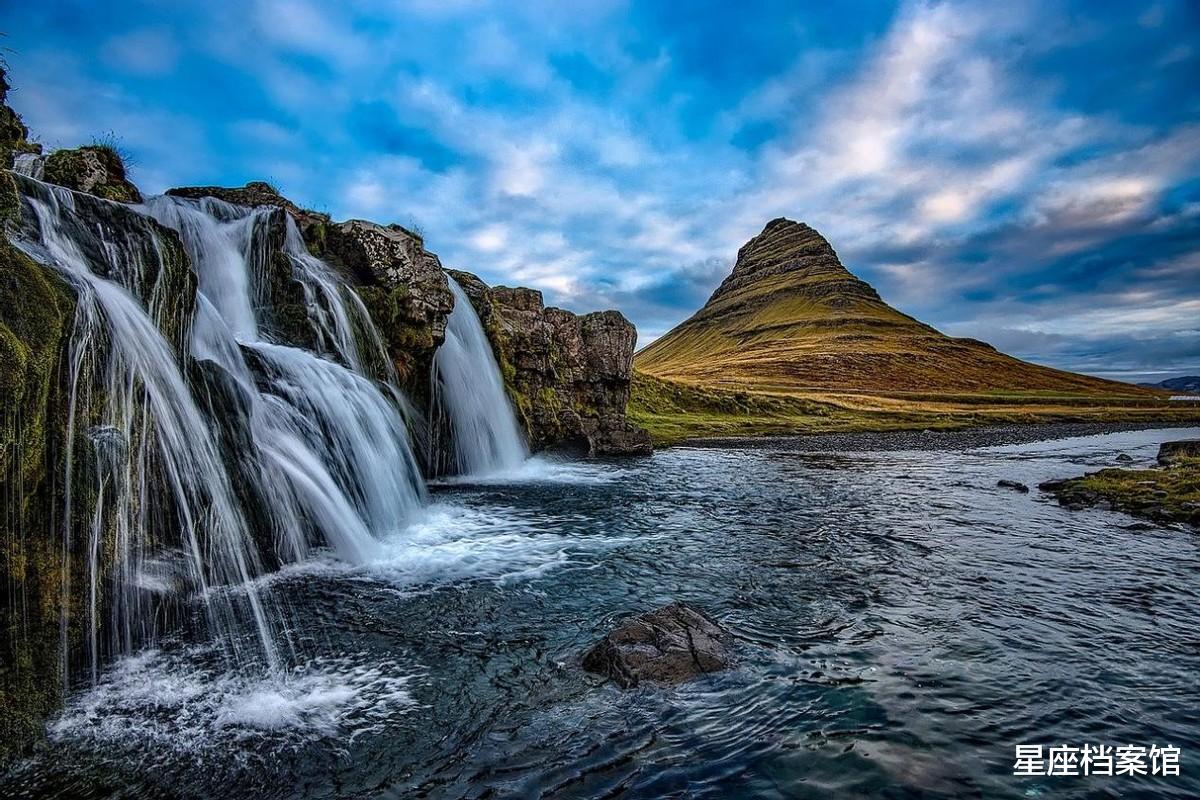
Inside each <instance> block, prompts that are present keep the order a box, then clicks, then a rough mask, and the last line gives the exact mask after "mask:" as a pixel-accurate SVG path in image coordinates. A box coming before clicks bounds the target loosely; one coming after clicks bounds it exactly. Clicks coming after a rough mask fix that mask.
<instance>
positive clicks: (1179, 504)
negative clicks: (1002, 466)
mask: <svg viewBox="0 0 1200 800" xmlns="http://www.w3.org/2000/svg"><path fill="white" fill-rule="evenodd" d="M1039 488H1040V489H1041V490H1042V491H1045V492H1049V493H1050V494H1052V495H1054V497H1056V498H1057V499H1058V502H1059V503H1060V504H1062V505H1064V506H1067V507H1070V508H1086V507H1104V508H1110V509H1112V510H1114V511H1124V512H1126V513H1128V514H1133V515H1135V516H1140V517H1146V518H1149V519H1153V520H1155V521H1157V522H1185V523H1189V524H1191V525H1195V526H1198V527H1200V458H1198V457H1194V456H1184V457H1180V458H1178V459H1176V460H1175V461H1173V462H1172V463H1171V465H1170V466H1166V467H1159V468H1155V469H1102V470H1100V471H1099V472H1090V473H1088V474H1086V475H1082V476H1080V477H1078V478H1067V479H1066V480H1059V481H1047V482H1046V483H1043V484H1041V486H1040V487H1039Z"/></svg>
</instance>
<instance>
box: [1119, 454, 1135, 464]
mask: <svg viewBox="0 0 1200 800" xmlns="http://www.w3.org/2000/svg"><path fill="white" fill-rule="evenodd" d="M1117 461H1118V462H1120V463H1122V464H1128V463H1130V462H1132V461H1133V456H1131V455H1129V453H1121V454H1120V455H1118V456H1117Z"/></svg>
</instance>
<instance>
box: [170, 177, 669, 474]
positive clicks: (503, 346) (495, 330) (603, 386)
mask: <svg viewBox="0 0 1200 800" xmlns="http://www.w3.org/2000/svg"><path fill="white" fill-rule="evenodd" d="M167 193H168V194H172V195H176V196H181V197H192V198H196V197H206V196H207V197H215V198H218V199H220V200H224V201H225V202H229V203H235V204H237V205H247V206H263V205H269V206H275V207H277V208H280V209H282V210H283V211H284V212H285V213H287V214H289V215H290V216H291V217H292V218H293V219H294V220H295V222H296V225H297V228H298V229H299V231H300V232H301V235H302V236H303V237H304V241H305V244H306V245H307V247H308V249H309V250H310V251H311V252H312V253H313V254H314V255H317V256H319V257H321V258H322V259H324V260H325V261H326V262H328V263H329V264H331V265H333V266H334V267H335V268H337V269H338V270H339V271H340V273H341V275H342V277H343V278H344V279H345V280H346V282H347V283H348V284H349V285H350V286H352V287H353V288H354V290H355V292H356V293H357V295H358V296H359V297H360V298H361V300H362V302H363V304H364V306H365V307H366V308H367V310H368V311H369V312H370V315H371V319H372V320H373V321H374V323H375V325H376V327H378V328H379V331H380V333H381V335H382V336H383V338H384V342H383V343H384V345H385V349H386V351H387V354H388V356H389V358H390V360H391V367H392V368H393V369H394V370H395V374H396V376H397V377H398V379H399V381H400V383H401V385H402V386H403V388H404V389H405V390H406V392H407V393H408V395H409V396H410V397H411V398H412V399H413V401H414V402H415V403H416V404H417V405H418V407H425V406H426V404H427V402H428V399H429V397H428V391H429V369H430V365H431V363H432V360H433V355H434V353H435V352H436V351H437V348H438V347H439V346H440V345H441V344H442V342H443V341H444V340H445V334H446V319H447V317H448V316H449V314H450V312H451V311H452V310H453V308H454V298H453V296H452V295H451V293H450V288H449V284H448V283H447V280H446V273H447V271H446V270H445V269H444V268H443V265H442V263H441V261H440V259H439V258H438V257H437V255H435V254H434V253H431V252H430V251H428V250H426V249H425V242H424V240H423V238H422V237H421V236H420V235H419V234H417V233H414V232H413V231H410V230H408V229H407V228H404V227H402V226H400V225H380V224H377V223H374V222H367V221H364V220H349V221H346V222H334V221H333V220H331V219H330V218H329V217H328V216H327V215H324V214H319V213H316V212H312V211H307V210H305V209H302V208H300V207H299V206H297V205H296V204H294V203H292V202H291V201H289V200H287V199H286V198H284V197H283V196H281V195H280V194H279V193H278V192H277V191H276V190H275V189H274V188H272V187H271V186H269V185H268V184H265V183H250V184H247V185H246V186H244V187H240V188H222V187H189V188H181V189H171V190H169V191H168V192H167ZM450 273H451V274H452V275H454V276H455V278H456V280H458V282H459V284H460V285H461V286H462V287H463V289H464V291H465V292H466V293H467V295H468V296H469V297H470V298H471V301H472V304H473V305H474V306H475V309H476V312H477V313H478V314H479V317H480V321H481V322H482V323H483V325H484V330H485V331H486V332H487V334H488V337H489V339H490V341H491V343H492V348H493V352H494V353H495V355H496V360H497V362H498V363H499V364H500V367H501V372H502V374H503V377H504V381H505V387H506V388H507V390H508V392H509V396H510V397H511V398H512V400H513V405H514V406H515V407H516V409H517V411H518V417H519V418H520V421H521V423H522V425H523V427H524V429H525V433H526V436H527V438H528V441H529V444H530V447H531V448H532V449H533V450H535V451H538V450H559V449H562V450H571V451H576V452H581V453H588V454H592V455H611V454H623V453H644V452H648V451H649V449H650V439H649V436H648V435H647V434H646V433H645V431H643V430H641V429H640V428H639V427H637V426H636V425H634V424H632V423H630V422H629V421H628V420H627V419H626V418H625V408H626V405H627V403H628V401H629V392H630V380H631V377H632V363H633V349H634V345H635V343H636V341H637V331H636V330H635V329H634V327H633V324H632V323H630V322H629V321H628V320H627V319H625V317H623V316H622V315H621V314H620V313H618V312H616V311H600V312H594V313H591V314H585V315H583V316H578V315H576V314H573V313H571V312H569V311H564V310H563V309H559V308H546V307H545V305H544V303H543V302H542V295H541V293H540V292H538V291H536V290H533V289H524V288H516V289H510V288H507V287H495V288H490V287H488V286H486V285H485V284H484V283H483V282H482V281H480V280H479V278H477V277H475V276H474V275H472V274H470V273H466V272H459V271H455V270H450ZM280 302H281V298H280V297H276V298H275V300H274V304H276V305H278V304H279V303H280Z"/></svg>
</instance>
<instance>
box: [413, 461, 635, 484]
mask: <svg viewBox="0 0 1200 800" xmlns="http://www.w3.org/2000/svg"><path fill="white" fill-rule="evenodd" d="M625 474H627V470H625V469H622V468H620V467H616V466H612V465H609V464H602V463H598V462H590V463H589V462H580V461H560V460H558V459H555V458H551V457H546V456H534V457H532V458H528V459H526V460H525V461H523V462H522V463H521V464H519V465H517V466H515V467H511V468H508V469H501V470H497V471H495V472H489V473H484V474H475V475H451V476H447V477H444V478H439V479H438V480H435V481H430V485H434V486H503V485H508V484H551V483H562V484H575V485H580V486H593V485H599V484H604V483H611V482H612V481H614V480H617V479H618V478H620V477H622V476H624V475H625Z"/></svg>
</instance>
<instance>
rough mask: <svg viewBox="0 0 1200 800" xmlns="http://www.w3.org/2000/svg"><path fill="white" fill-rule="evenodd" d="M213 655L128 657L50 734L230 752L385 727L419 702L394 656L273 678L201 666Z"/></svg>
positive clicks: (327, 661) (319, 662)
mask: <svg viewBox="0 0 1200 800" xmlns="http://www.w3.org/2000/svg"><path fill="white" fill-rule="evenodd" d="M210 655H211V653H209V652H202V651H200V650H199V649H197V648H192V649H188V650H184V651H181V652H167V651H164V650H158V649H152V650H145V651H142V652H140V653H137V654H136V655H132V656H126V657H124V658H122V659H119V660H118V661H116V662H115V663H113V664H112V665H111V666H110V667H109V668H108V669H106V670H105V671H104V673H103V675H102V677H101V680H100V681H99V682H98V683H97V684H96V685H95V687H93V688H92V689H91V690H89V691H85V692H82V693H80V694H78V695H76V696H75V697H73V698H71V700H70V701H69V702H68V704H67V707H66V709H65V710H64V711H63V713H62V714H61V715H60V716H59V717H58V719H57V720H55V721H54V722H53V723H52V724H51V725H50V726H49V729H48V733H49V735H50V738H51V739H52V740H53V741H56V742H62V741H81V740H83V741H102V742H107V743H118V744H121V745H124V746H132V747H139V746H143V747H144V746H148V747H152V748H153V749H155V750H157V749H159V748H163V749H165V750H167V751H169V752H175V753H179V752H188V753H197V752H203V751H209V750H211V751H221V750H224V749H227V748H228V747H229V745H230V743H231V742H232V741H244V740H247V739H252V740H258V741H261V742H263V743H264V744H266V745H267V746H270V745H272V744H278V745H283V746H289V747H291V746H295V745H296V744H299V743H303V742H307V741H315V740H318V739H326V738H333V737H337V738H347V737H349V738H352V737H354V736H357V735H361V734H363V733H366V732H371V731H375V730H379V729H380V728H381V727H382V726H383V725H384V724H386V723H387V722H388V721H389V720H391V719H393V718H394V717H395V716H396V715H398V714H405V713H408V712H409V711H411V710H412V709H413V708H414V707H415V705H416V704H415V702H414V701H413V699H412V696H411V694H410V693H409V686H410V684H411V682H412V680H413V679H414V677H415V676H414V675H413V674H412V673H411V672H406V671H405V670H403V669H402V668H401V667H400V666H399V665H398V664H396V663H395V662H380V661H374V662H371V663H362V662H366V657H365V656H359V657H358V658H357V659H356V657H354V656H344V657H341V658H318V659H314V660H312V661H310V662H308V663H306V664H304V665H301V666H299V667H295V668H293V669H291V670H289V671H287V672H285V673H283V674H281V675H278V676H267V675H264V674H262V673H260V672H249V673H245V672H226V671H222V670H221V669H220V668H216V667H205V666H200V665H199V664H201V663H202V662H204V661H206V660H209V659H208V656H210ZM358 659H361V661H360V660H358Z"/></svg>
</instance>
